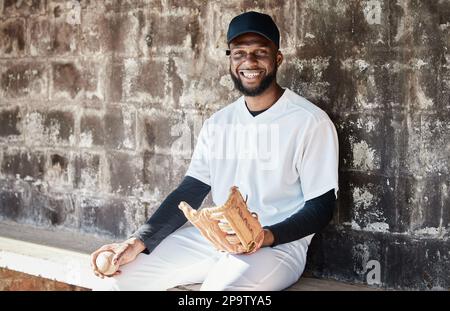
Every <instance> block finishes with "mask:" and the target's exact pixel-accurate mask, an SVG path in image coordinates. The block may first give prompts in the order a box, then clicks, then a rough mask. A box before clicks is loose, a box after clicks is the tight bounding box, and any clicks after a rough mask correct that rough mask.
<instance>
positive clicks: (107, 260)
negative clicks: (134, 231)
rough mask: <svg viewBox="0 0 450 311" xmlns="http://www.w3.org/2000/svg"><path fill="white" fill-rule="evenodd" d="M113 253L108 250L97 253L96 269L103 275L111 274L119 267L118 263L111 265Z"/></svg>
mask: <svg viewBox="0 0 450 311" xmlns="http://www.w3.org/2000/svg"><path fill="white" fill-rule="evenodd" d="M114 255H115V254H114V253H113V252H110V251H105V252H101V253H100V254H98V256H97V259H96V261H95V264H96V265H97V269H98V271H100V272H101V273H102V274H104V275H112V274H114V272H116V271H117V269H119V265H113V264H112V259H113V257H114Z"/></svg>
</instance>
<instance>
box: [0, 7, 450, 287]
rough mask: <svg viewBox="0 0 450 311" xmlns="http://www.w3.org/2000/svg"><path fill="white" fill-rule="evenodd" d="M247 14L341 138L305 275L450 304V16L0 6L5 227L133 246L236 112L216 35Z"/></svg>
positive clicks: (431, 12)
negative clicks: (276, 35) (271, 37)
mask: <svg viewBox="0 0 450 311" xmlns="http://www.w3.org/2000/svg"><path fill="white" fill-rule="evenodd" d="M246 10H258V11H263V12H266V13H269V14H271V15H272V16H273V17H274V19H275V21H276V22H277V24H278V25H279V27H280V30H281V51H282V52H283V53H284V56H285V60H284V63H283V64H282V66H281V67H280V68H279V71H278V80H279V82H280V84H281V85H282V86H284V87H288V88H290V89H291V90H293V91H295V92H297V93H299V94H301V95H303V96H304V97H306V98H308V99H309V100H311V101H312V102H313V103H315V104H316V105H318V106H319V107H321V108H322V109H324V110H325V111H326V112H327V113H328V114H329V116H330V117H331V119H332V120H333V122H334V123H335V125H336V128H337V130H338V134H339V141H340V193H339V201H338V208H337V210H336V213H335V216H334V219H333V222H332V224H330V226H328V228H327V229H326V230H325V231H324V232H323V233H322V234H320V235H317V236H316V238H315V239H314V241H313V243H312V245H311V248H310V252H309V263H308V270H309V271H311V272H312V273H314V274H315V275H317V276H322V277H331V278H335V279H338V280H347V281H354V282H362V283H365V282H368V281H369V282H372V283H375V284H378V285H379V286H382V287H395V288H413V289H441V288H449V287H450V259H449V257H450V245H449V241H448V237H449V230H450V227H449V226H450V199H449V192H450V191H449V187H450V178H449V176H450V172H449V157H450V144H449V141H450V109H449V108H450V52H449V48H450V1H448V0H436V1H418V0H397V1H394V0H392V1H389V0H367V1H363V0H352V1H339V0H324V1H313V0H305V1H243V0H242V1H238V0H230V1H200V0H196V1H177V0H154V1H153V0H133V1H132V0H129V1H125V0H123V1H112V0H109V1H108V0H106V1H88V0H81V1H63V0H59V1H58V0H47V1H45V0H33V1H13V0H2V1H0V217H1V218H2V219H5V220H11V221H16V222H17V223H31V224H35V225H37V226H44V227H55V228H64V229H70V230H78V231H81V232H90V233H95V234H99V235H112V236H114V237H117V238H118V239H120V238H124V237H126V236H127V235H128V234H130V233H131V232H133V231H134V230H135V229H136V228H137V227H138V226H139V225H140V224H142V223H143V222H144V221H145V220H146V219H147V218H148V217H149V216H150V215H151V214H152V213H153V212H154V210H155V209H156V208H157V207H158V205H159V203H160V202H161V201H162V200H163V199H164V198H165V196H166V195H167V194H169V193H170V191H171V190H173V188H174V187H176V185H177V184H178V183H179V181H180V180H181V179H182V178H183V175H184V173H185V171H186V169H187V166H188V164H189V160H190V156H191V153H192V148H193V146H194V145H195V141H196V137H197V135H198V132H199V130H200V127H201V125H202V122H203V120H205V118H207V117H208V116H209V115H211V114H212V113H213V112H215V111H217V110H218V109H220V108H222V107H225V106H226V105H227V104H229V103H231V102H232V101H233V100H234V99H236V98H237V97H238V96H239V93H238V92H237V91H236V90H234V87H233V83H232V81H231V79H230V77H229V73H228V58H227V57H226V56H225V53H224V51H225V49H226V44H225V34H226V30H227V26H228V23H229V21H230V19H231V18H232V17H233V16H234V15H236V14H238V13H240V12H243V11H246ZM377 269H378V270H377ZM377 271H379V272H380V273H379V274H378V276H379V278H377V274H376V273H375V272H377Z"/></svg>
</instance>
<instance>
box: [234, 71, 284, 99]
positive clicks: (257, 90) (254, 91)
mask: <svg viewBox="0 0 450 311" xmlns="http://www.w3.org/2000/svg"><path fill="white" fill-rule="evenodd" d="M230 75H231V79H232V80H233V82H234V87H235V88H236V89H238V90H239V92H241V93H242V94H244V95H245V96H250V97H254V96H258V95H261V94H262V93H264V91H265V90H267V89H268V88H269V86H270V85H271V84H272V82H273V81H275V78H276V77H277V66H275V68H274V69H273V70H272V72H270V73H269V74H268V75H267V76H265V77H264V78H263V79H262V81H261V83H260V84H259V85H258V86H256V87H254V88H247V87H245V86H244V84H242V80H241V77H240V76H237V77H236V76H235V75H234V74H233V72H231V68H230Z"/></svg>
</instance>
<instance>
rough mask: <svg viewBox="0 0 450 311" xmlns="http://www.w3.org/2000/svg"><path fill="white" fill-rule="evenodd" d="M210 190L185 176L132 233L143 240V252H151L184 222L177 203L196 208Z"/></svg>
mask: <svg viewBox="0 0 450 311" xmlns="http://www.w3.org/2000/svg"><path fill="white" fill-rule="evenodd" d="M210 190H211V187H210V186H209V185H207V184H205V183H203V182H201V181H200V180H198V179H195V178H193V177H190V176H185V177H184V179H183V181H182V182H181V184H180V185H179V186H178V188H176V189H175V190H174V191H172V193H170V194H169V195H168V196H167V198H166V199H165V200H164V201H163V202H162V203H161V205H160V206H159V208H158V209H157V210H156V212H155V213H154V214H153V215H152V216H150V218H149V219H148V220H147V222H146V223H145V224H143V225H142V226H141V227H140V228H139V229H138V230H137V231H136V232H134V233H133V234H132V237H136V238H138V239H139V240H141V241H142V242H144V244H145V246H146V250H145V251H144V252H145V253H149V252H151V251H152V250H153V249H154V248H155V247H156V246H158V244H159V243H161V241H162V240H164V239H165V238H166V237H167V236H168V235H169V234H171V233H172V232H174V231H175V230H177V229H178V228H180V227H181V226H182V225H184V224H185V223H186V221H187V219H186V217H185V216H184V214H183V212H182V211H181V210H180V209H179V208H178V204H179V203H180V202H181V201H185V202H187V203H188V204H189V205H190V206H192V208H194V209H198V208H199V207H200V206H201V205H202V202H203V200H204V199H205V197H206V196H207V195H208V193H209V191H210Z"/></svg>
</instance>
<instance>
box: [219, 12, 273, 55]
mask: <svg viewBox="0 0 450 311" xmlns="http://www.w3.org/2000/svg"><path fill="white" fill-rule="evenodd" d="M248 32H254V33H257V34H260V35H262V36H264V37H266V38H267V39H269V40H270V41H272V42H273V43H275V45H276V46H277V48H280V31H279V30H278V27H277V25H276V24H275V22H274V21H273V19H272V17H270V16H269V15H267V14H264V13H259V12H254V11H250V12H245V13H242V14H240V15H238V16H236V17H234V18H233V19H232V20H231V22H230V25H229V26H228V33H227V43H228V45H230V42H231V41H232V40H233V39H234V38H236V37H238V36H240V35H242V34H244V33H248Z"/></svg>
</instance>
